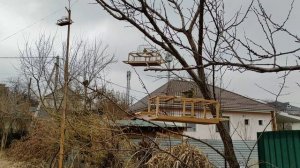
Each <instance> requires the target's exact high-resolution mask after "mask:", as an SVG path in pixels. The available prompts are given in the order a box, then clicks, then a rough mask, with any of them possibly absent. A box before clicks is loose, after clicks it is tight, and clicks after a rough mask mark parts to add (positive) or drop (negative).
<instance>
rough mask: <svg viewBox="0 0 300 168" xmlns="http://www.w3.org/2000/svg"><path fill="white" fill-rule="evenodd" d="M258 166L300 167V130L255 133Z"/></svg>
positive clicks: (266, 167) (268, 167) (262, 167)
mask: <svg viewBox="0 0 300 168" xmlns="http://www.w3.org/2000/svg"><path fill="white" fill-rule="evenodd" d="M257 139H258V159H259V162H260V164H259V167H260V168H271V167H272V168H273V167H278V168H298V167H299V168H300V130H297V131H272V132H264V133H262V132H259V133H257Z"/></svg>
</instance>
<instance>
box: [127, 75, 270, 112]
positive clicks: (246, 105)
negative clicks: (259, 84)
mask: <svg viewBox="0 0 300 168" xmlns="http://www.w3.org/2000/svg"><path fill="white" fill-rule="evenodd" d="M191 88H193V89H194V97H197V98H201V97H203V96H202V94H201V92H200V90H199V88H198V86H197V85H196V84H195V83H194V82H191V81H180V80H171V81H170V82H168V83H166V84H164V85H163V86H161V87H159V88H158V89H156V90H155V91H153V92H152V93H150V96H151V97H152V96H157V95H172V96H183V93H182V92H184V91H187V90H190V89H191ZM211 89H212V88H211ZM215 93H216V97H217V99H218V101H219V102H220V103H221V110H222V111H223V112H226V111H232V112H263V113H266V112H271V111H274V109H273V108H272V107H271V106H269V105H267V104H265V103H262V102H259V101H256V100H253V99H250V98H247V97H245V96H242V95H239V94H236V93H233V92H230V91H227V90H225V89H220V88H218V87H215ZM147 100H148V96H146V97H144V98H142V99H141V100H139V101H138V102H136V103H135V104H133V105H132V106H131V107H130V111H132V112H138V111H143V110H146V109H147Z"/></svg>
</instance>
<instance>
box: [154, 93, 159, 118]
mask: <svg viewBox="0 0 300 168" xmlns="http://www.w3.org/2000/svg"><path fill="white" fill-rule="evenodd" d="M155 112H156V116H158V113H159V97H156V110H155Z"/></svg>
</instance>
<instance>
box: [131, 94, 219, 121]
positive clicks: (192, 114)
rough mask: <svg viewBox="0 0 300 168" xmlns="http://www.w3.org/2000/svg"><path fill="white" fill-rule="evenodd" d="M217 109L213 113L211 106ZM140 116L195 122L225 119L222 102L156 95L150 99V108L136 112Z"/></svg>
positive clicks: (147, 118) (149, 118) (148, 118)
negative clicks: (221, 109) (221, 106)
mask: <svg viewBox="0 0 300 168" xmlns="http://www.w3.org/2000/svg"><path fill="white" fill-rule="evenodd" d="M211 107H212V108H215V109H216V114H215V115H212V114H211V111H210V108H211ZM136 116H137V117H138V118H143V119H146V120H151V121H166V122H180V123H195V124H217V123H219V122H220V121H222V120H224V119H223V118H221V115H220V103H219V102H218V101H215V100H206V99H203V98H186V97H178V96H155V97H151V98H149V99H148V110H147V111H146V112H138V113H136Z"/></svg>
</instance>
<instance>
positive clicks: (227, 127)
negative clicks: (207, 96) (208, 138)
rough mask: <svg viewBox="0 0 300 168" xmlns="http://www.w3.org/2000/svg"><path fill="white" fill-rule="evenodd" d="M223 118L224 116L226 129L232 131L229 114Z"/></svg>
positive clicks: (217, 130)
mask: <svg viewBox="0 0 300 168" xmlns="http://www.w3.org/2000/svg"><path fill="white" fill-rule="evenodd" d="M222 118H224V119H225V120H224V121H221V122H222V123H223V125H224V127H225V129H226V130H227V132H229V133H230V118H229V117H228V116H223V117H222ZM216 132H219V129H218V127H217V126H216Z"/></svg>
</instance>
